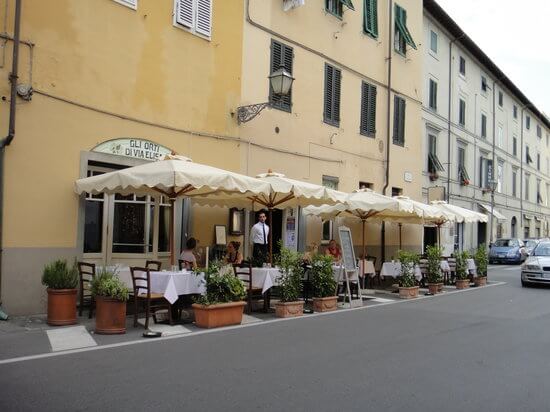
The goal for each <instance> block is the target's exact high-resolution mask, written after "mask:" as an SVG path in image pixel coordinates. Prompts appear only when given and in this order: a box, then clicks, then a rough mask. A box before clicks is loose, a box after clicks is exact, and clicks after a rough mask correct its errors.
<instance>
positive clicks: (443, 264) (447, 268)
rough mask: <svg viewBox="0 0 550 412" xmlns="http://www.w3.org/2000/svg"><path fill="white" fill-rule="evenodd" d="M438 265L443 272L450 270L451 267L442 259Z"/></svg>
mask: <svg viewBox="0 0 550 412" xmlns="http://www.w3.org/2000/svg"><path fill="white" fill-rule="evenodd" d="M439 267H440V268H441V270H442V271H443V272H450V271H451V267H450V266H449V262H447V261H446V260H442V261H441V262H440V264H439Z"/></svg>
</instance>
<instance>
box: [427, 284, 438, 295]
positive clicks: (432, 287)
mask: <svg viewBox="0 0 550 412" xmlns="http://www.w3.org/2000/svg"><path fill="white" fill-rule="evenodd" d="M428 292H430V293H431V294H432V295H436V294H437V293H438V292H439V283H428Z"/></svg>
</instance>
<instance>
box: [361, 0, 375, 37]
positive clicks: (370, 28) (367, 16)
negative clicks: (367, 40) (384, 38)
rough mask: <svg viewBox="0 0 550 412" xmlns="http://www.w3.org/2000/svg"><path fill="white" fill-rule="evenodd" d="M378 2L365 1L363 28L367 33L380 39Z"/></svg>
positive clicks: (372, 0) (373, 0)
mask: <svg viewBox="0 0 550 412" xmlns="http://www.w3.org/2000/svg"><path fill="white" fill-rule="evenodd" d="M377 3H378V1H377V0H365V4H364V12H363V28H364V30H365V32H367V33H369V34H371V35H372V36H374V37H378V4H377Z"/></svg>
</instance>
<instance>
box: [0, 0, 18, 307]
mask: <svg viewBox="0 0 550 412" xmlns="http://www.w3.org/2000/svg"><path fill="white" fill-rule="evenodd" d="M21 1H22V0H15V24H14V37H13V39H14V40H13V59H12V69H11V73H10V75H9V80H10V86H11V87H10V117H9V125H8V135H7V136H6V137H5V138H3V139H2V140H0V304H2V255H3V242H2V237H3V233H2V229H3V226H4V221H3V215H4V153H5V148H6V146H9V145H10V144H11V142H12V141H13V139H14V137H15V110H16V105H15V102H16V99H17V90H16V87H17V79H18V64H19V33H20V31H21V30H20V29H21ZM2 314H3V313H2V312H1V311H0V317H2ZM6 317H7V315H6Z"/></svg>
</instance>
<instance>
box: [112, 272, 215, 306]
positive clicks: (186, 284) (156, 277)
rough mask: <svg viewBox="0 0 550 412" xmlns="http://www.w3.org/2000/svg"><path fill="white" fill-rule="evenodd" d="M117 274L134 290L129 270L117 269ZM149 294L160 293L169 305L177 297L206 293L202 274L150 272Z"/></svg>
mask: <svg viewBox="0 0 550 412" xmlns="http://www.w3.org/2000/svg"><path fill="white" fill-rule="evenodd" d="M117 274H118V277H119V278H120V280H121V281H122V282H124V284H126V286H128V288H130V290H132V289H133V288H134V285H133V283H132V274H131V272H130V268H128V267H121V268H118V269H117ZM151 293H162V294H163V295H164V297H165V298H166V300H167V301H168V302H170V303H174V302H175V301H176V300H178V296H179V295H191V294H201V295H202V294H204V293H206V286H205V282H204V273H201V274H195V273H193V272H191V271H182V272H168V271H166V272H164V271H161V272H151Z"/></svg>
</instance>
